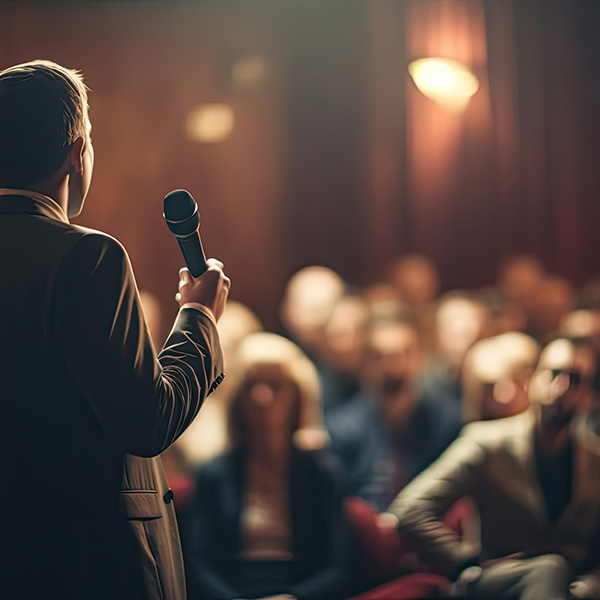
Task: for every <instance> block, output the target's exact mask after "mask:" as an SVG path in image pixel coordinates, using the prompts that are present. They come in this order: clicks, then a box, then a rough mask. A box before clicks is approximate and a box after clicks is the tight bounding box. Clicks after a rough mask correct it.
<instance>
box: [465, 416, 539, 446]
mask: <svg viewBox="0 0 600 600" xmlns="http://www.w3.org/2000/svg"><path fill="white" fill-rule="evenodd" d="M532 423H533V421H532V417H531V415H530V413H529V412H524V413H522V414H520V415H516V416H514V417H507V418H505V419H493V420H490V421H475V422H473V423H469V424H468V425H465V426H464V427H463V428H462V430H461V432H460V437H461V438H467V439H471V440H473V441H475V442H477V443H479V444H480V445H482V446H497V445H501V444H502V442H504V441H505V440H507V439H508V438H513V437H515V436H523V435H527V433H528V431H530V430H531V427H532Z"/></svg>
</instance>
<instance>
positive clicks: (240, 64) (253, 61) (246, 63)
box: [231, 54, 267, 87]
mask: <svg viewBox="0 0 600 600" xmlns="http://www.w3.org/2000/svg"><path fill="white" fill-rule="evenodd" d="M266 74H267V64H266V62H265V59H264V58H263V57H262V56H260V55H259V54H245V55H244V56H240V57H239V58H238V59H237V60H236V61H235V63H234V64H233V67H232V69H231V79H232V81H233V83H234V84H235V85H236V86H238V87H246V86H250V85H255V84H257V83H259V82H260V81H262V80H263V79H264V78H265V75H266Z"/></svg>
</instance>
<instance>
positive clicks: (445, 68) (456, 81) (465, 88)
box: [408, 58, 479, 112]
mask: <svg viewBox="0 0 600 600" xmlns="http://www.w3.org/2000/svg"><path fill="white" fill-rule="evenodd" d="M408 72H409V73H410V76H411V77H412V78H413V81H414V82H415V85H416V86H417V87H418V88H419V90H420V91H421V92H422V93H423V94H424V95H425V96H427V97H428V98H431V99H432V100H434V101H435V102H437V103H438V104H439V105H440V106H442V107H443V108H446V109H448V110H451V111H453V112H462V111H463V110H465V108H466V107H467V104H468V103H469V100H470V98H471V96H472V95H473V94H474V93H475V92H476V91H477V90H478V89H479V80H478V79H477V77H475V75H473V73H472V72H471V71H470V69H469V68H468V67H466V66H465V65H463V64H461V63H459V62H456V61H454V60H449V59H446V58H422V59H420V60H415V61H414V62H412V63H411V64H410V65H408Z"/></svg>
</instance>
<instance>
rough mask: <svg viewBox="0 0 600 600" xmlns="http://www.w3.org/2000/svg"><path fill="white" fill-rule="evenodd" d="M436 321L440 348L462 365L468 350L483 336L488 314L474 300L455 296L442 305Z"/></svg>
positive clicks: (453, 360)
mask: <svg viewBox="0 0 600 600" xmlns="http://www.w3.org/2000/svg"><path fill="white" fill-rule="evenodd" d="M436 321H437V330H438V346H439V349H440V350H441V351H442V352H443V353H444V354H446V355H448V357H449V358H450V359H451V360H452V362H453V363H454V364H456V365H457V366H460V364H462V361H463V359H464V357H465V354H466V353H467V350H468V349H469V348H470V347H471V346H472V345H473V344H474V343H475V342H476V341H477V340H478V339H479V338H480V337H481V336H482V334H483V330H484V328H485V326H486V325H487V315H486V312H485V310H484V309H483V307H481V306H479V305H477V304H475V303H474V302H470V301H469V300H466V299H463V298H455V299H452V300H448V301H447V302H445V303H444V304H443V305H442V306H441V308H440V309H439V311H438V314H437V319H436Z"/></svg>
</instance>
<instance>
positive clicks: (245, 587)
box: [186, 333, 349, 600]
mask: <svg viewBox="0 0 600 600" xmlns="http://www.w3.org/2000/svg"><path fill="white" fill-rule="evenodd" d="M236 365H238V371H237V377H238V379H237V380H236V381H235V382H234V384H233V388H232V390H231V394H232V396H231V399H230V402H229V405H228V407H229V415H228V418H229V431H230V437H231V445H232V450H231V451H230V452H227V453H226V454H223V455H221V456H218V457H216V458H215V459H213V460H212V461H210V462H208V463H206V464H204V465H202V466H201V467H200V469H199V471H198V475H197V480H196V494H195V499H194V506H193V513H194V514H193V526H192V529H191V531H190V532H189V533H188V536H187V539H188V540H189V548H188V549H186V565H187V568H188V575H189V590H190V595H189V597H190V599H191V600H199V599H202V600H233V599H235V598H266V597H272V596H276V597H277V598H289V599H293V598H297V599H299V600H301V599H302V600H304V599H306V600H308V599H324V598H332V599H335V598H342V597H344V595H345V590H346V587H347V585H348V584H347V582H348V576H347V568H346V566H347V564H348V559H349V554H348V552H349V544H348V534H347V529H346V525H345V519H344V514H343V511H342V504H341V498H342V493H341V492H342V490H341V488H340V483H339V474H338V469H337V468H336V466H335V459H334V457H333V456H332V455H330V454H329V453H328V452H327V449H326V448H325V445H326V443H327V434H326V432H325V431H324V429H323V428H322V425H321V423H320V406H319V384H318V377H317V373H316V370H315V368H314V366H313V365H312V363H311V362H310V361H309V360H308V359H307V358H306V356H304V354H303V353H302V352H301V350H300V349H299V348H298V347H297V346H296V345H295V344H293V343H292V342H290V341H289V340H286V339H284V338H282V337H279V336H277V335H274V334H270V333H257V334H253V335H251V336H249V337H248V338H246V339H245V340H244V341H243V342H242V343H241V345H240V347H239V350H238V354H237V359H236Z"/></svg>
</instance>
